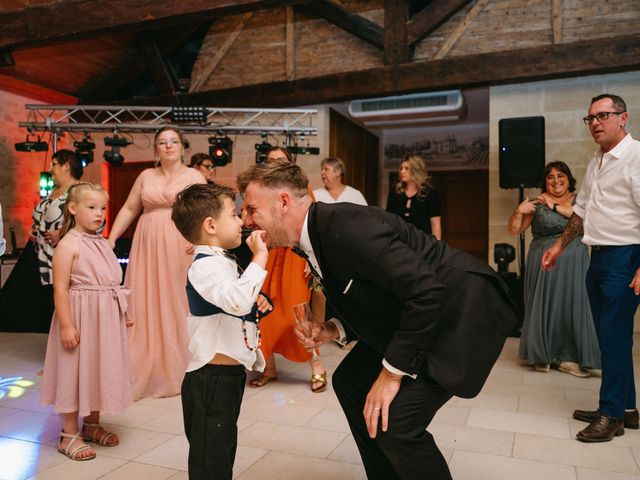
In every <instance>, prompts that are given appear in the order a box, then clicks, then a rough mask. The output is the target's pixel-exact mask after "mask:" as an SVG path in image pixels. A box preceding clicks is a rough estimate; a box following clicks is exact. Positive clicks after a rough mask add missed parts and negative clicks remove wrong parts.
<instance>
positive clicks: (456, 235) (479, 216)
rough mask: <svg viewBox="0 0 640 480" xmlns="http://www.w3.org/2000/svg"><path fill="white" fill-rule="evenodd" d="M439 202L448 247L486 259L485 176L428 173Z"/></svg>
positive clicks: (479, 173)
mask: <svg viewBox="0 0 640 480" xmlns="http://www.w3.org/2000/svg"><path fill="white" fill-rule="evenodd" d="M431 175H432V177H433V184H434V187H435V188H436V189H437V190H438V193H439V194H440V200H441V202H442V237H443V239H444V240H446V241H447V242H448V243H449V245H451V246H452V247H455V248H459V249H460V250H465V251H466V252H469V253H471V254H472V255H474V256H476V257H478V258H480V259H482V260H485V261H486V259H487V252H488V245H489V172H488V171H487V170H459V171H437V172H431Z"/></svg>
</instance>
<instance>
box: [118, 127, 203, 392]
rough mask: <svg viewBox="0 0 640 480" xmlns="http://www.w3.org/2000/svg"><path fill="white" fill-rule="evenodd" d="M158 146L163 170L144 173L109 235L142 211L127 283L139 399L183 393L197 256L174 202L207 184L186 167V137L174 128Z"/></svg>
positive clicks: (156, 140)
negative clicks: (174, 216) (190, 276)
mask: <svg viewBox="0 0 640 480" xmlns="http://www.w3.org/2000/svg"><path fill="white" fill-rule="evenodd" d="M153 143H154V149H155V159H156V167H155V168H148V169H146V170H144V171H142V173H140V175H139V176H138V178H137V179H136V181H135V183H134V184H133V187H132V188H131V192H129V196H128V197H127V201H126V202H125V204H124V205H123V206H122V208H121V209H120V212H118V215H117V216H116V219H115V220H114V222H113V226H112V227H111V233H110V235H109V243H110V244H111V246H112V247H113V246H114V245H115V242H116V240H117V239H118V238H119V237H120V236H121V235H122V234H123V233H124V232H125V230H126V229H127V228H128V227H129V225H131V223H132V222H133V221H134V220H135V218H136V217H137V216H138V215H139V214H140V213H142V215H141V216H140V219H139V220H138V225H137V226H136V231H135V233H134V234H133V242H132V244H131V253H130V255H129V266H128V268H127V273H126V276H125V280H124V283H125V285H126V286H127V287H129V288H130V289H131V302H130V306H129V312H128V314H129V317H130V318H131V320H133V322H134V326H133V327H132V328H131V334H130V337H129V352H130V354H131V370H132V372H133V382H134V389H133V394H134V399H135V400H138V399H139V398H143V397H167V396H171V395H177V394H178V393H180V385H181V382H182V377H183V376H184V372H185V369H186V367H187V363H188V361H189V350H188V341H189V338H188V333H187V313H188V311H189V308H188V306H187V295H186V293H185V289H184V285H185V281H186V280H185V279H186V278H187V270H188V268H189V265H190V264H191V254H190V249H189V248H188V247H189V246H190V245H188V242H187V241H186V240H185V239H184V237H183V236H182V235H180V232H178V229H177V228H176V227H175V225H174V224H173V222H172V221H171V204H172V203H173V201H174V200H175V196H176V194H177V193H178V192H180V191H181V190H183V189H184V188H186V187H188V186H189V185H193V184H194V183H205V182H206V180H205V178H204V177H203V176H202V174H201V173H200V172H198V171H197V170H196V169H194V168H188V167H187V166H186V165H185V164H184V160H183V157H184V150H185V138H184V137H183V135H182V133H181V132H180V131H178V130H177V129H176V128H175V127H170V126H169V127H164V128H162V129H160V130H159V131H158V133H156V135H155V138H154V142H153ZM190 247H191V248H193V246H190Z"/></svg>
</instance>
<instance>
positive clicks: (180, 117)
mask: <svg viewBox="0 0 640 480" xmlns="http://www.w3.org/2000/svg"><path fill="white" fill-rule="evenodd" d="M171 119H172V120H173V121H174V122H183V123H206V122H207V109H206V107H196V106H184V107H173V108H172V109H171Z"/></svg>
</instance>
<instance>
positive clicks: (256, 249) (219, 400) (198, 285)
mask: <svg viewBox="0 0 640 480" xmlns="http://www.w3.org/2000/svg"><path fill="white" fill-rule="evenodd" d="M234 199H235V195H234V192H233V190H231V189H230V188H228V187H224V186H221V185H216V184H196V185H191V186H190V187H188V188H186V189H184V190H183V191H182V192H180V193H179V194H178V195H177V196H176V201H175V203H174V205H173V207H172V212H171V219H172V220H173V222H174V223H175V224H176V227H177V228H178V230H179V231H180V233H181V234H182V235H183V236H184V237H185V238H186V239H187V240H188V241H190V242H191V243H193V244H194V245H195V250H194V260H193V263H192V265H191V267H190V268H189V273H188V275H187V297H188V300H189V316H188V324H189V337H190V342H189V351H190V352H191V361H190V362H189V365H188V367H187V372H186V374H185V377H184V380H183V382H182V408H183V416H184V430H185V432H186V435H187V439H188V440H189V479H190V480H195V479H211V478H216V479H229V480H231V478H232V473H233V462H234V459H235V454H236V447H237V443H238V441H237V435H238V429H237V426H236V424H237V420H238V415H239V414H240V403H241V401H242V394H243V393H244V385H245V378H246V374H245V368H246V369H248V370H258V371H262V370H264V365H265V360H264V356H263V355H262V352H261V351H260V349H259V348H258V347H259V344H260V329H259V327H258V322H259V320H260V317H261V316H262V315H263V314H266V313H265V312H268V311H269V310H271V308H272V307H271V305H270V304H269V302H268V301H267V300H266V299H265V298H264V297H263V296H262V295H260V287H261V286H262V282H263V281H264V278H265V276H266V275H267V272H266V271H265V269H264V268H265V266H266V264H267V256H268V252H267V246H266V244H265V242H264V241H263V239H262V234H263V233H264V232H262V231H254V232H252V233H251V236H250V237H249V238H248V239H247V245H248V246H249V248H250V249H251V252H252V254H253V260H252V262H251V263H250V264H249V266H248V267H247V269H246V270H245V271H244V273H242V274H241V275H240V274H239V272H238V267H237V265H236V262H235V260H234V259H233V258H232V257H230V256H229V254H228V253H227V252H226V250H228V249H231V248H235V247H237V246H238V245H240V242H241V241H242V236H241V227H242V220H240V218H238V216H237V215H236V207H235V203H234ZM256 301H257V303H256Z"/></svg>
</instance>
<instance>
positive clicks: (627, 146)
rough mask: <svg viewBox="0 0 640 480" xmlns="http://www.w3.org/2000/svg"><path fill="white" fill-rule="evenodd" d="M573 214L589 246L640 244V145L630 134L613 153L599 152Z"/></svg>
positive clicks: (613, 149)
mask: <svg viewBox="0 0 640 480" xmlns="http://www.w3.org/2000/svg"><path fill="white" fill-rule="evenodd" d="M573 211H574V212H575V213H576V215H578V216H579V217H580V218H582V219H583V226H584V237H583V239H582V242H583V243H585V244H587V245H600V246H606V245H635V244H640V142H638V141H637V140H634V139H633V138H631V135H629V134H627V136H625V137H624V138H623V139H622V140H621V141H620V143H618V145H616V146H615V147H614V148H612V149H611V150H610V151H608V152H606V153H604V154H603V153H602V150H601V149H598V150H597V151H596V152H595V154H594V156H593V159H592V160H591V162H590V163H589V166H588V167H587V174H586V175H585V178H584V181H583V183H582V187H581V188H580V192H579V193H578V196H577V198H576V203H575V205H574V207H573Z"/></svg>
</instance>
